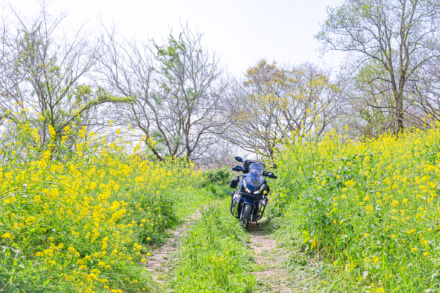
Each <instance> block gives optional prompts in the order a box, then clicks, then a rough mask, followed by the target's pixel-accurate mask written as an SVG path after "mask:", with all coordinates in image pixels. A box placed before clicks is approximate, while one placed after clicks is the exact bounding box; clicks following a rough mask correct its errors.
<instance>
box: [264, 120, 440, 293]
mask: <svg viewBox="0 0 440 293" xmlns="http://www.w3.org/2000/svg"><path fill="white" fill-rule="evenodd" d="M439 150H440V130H439V129H437V128H436V129H431V130H429V131H427V132H422V131H418V130H414V131H413V132H407V133H406V134H405V135H402V136H400V137H399V138H396V137H395V136H393V135H384V136H382V137H380V138H379V139H366V140H365V141H363V142H351V141H346V142H344V143H342V142H341V139H340V138H338V137H337V136H336V135H334V134H332V135H329V136H328V137H326V138H324V139H322V140H321V141H319V142H318V141H314V140H307V139H303V140H295V141H293V142H290V143H286V144H285V145H284V146H283V152H280V154H279V158H278V164H279V166H280V168H279V169H278V172H277V173H278V175H279V180H278V188H277V193H278V195H277V196H276V197H274V198H273V199H274V200H273V204H274V210H275V213H276V214H280V215H282V217H281V219H282V220H281V221H282V222H281V228H280V230H279V231H278V232H277V233H278V237H279V238H280V239H281V240H282V241H283V242H284V244H285V245H287V246H290V248H291V249H292V250H294V249H300V250H301V251H303V252H304V253H305V254H307V255H309V256H310V257H313V258H315V259H317V260H319V261H321V263H322V265H321V266H320V268H319V270H318V271H317V273H318V275H320V277H321V279H322V284H323V285H325V286H326V287H328V288H330V290H335V291H339V290H340V291H365V290H369V291H372V292H384V291H386V292H401V291H414V292H421V291H424V290H439V289H440V286H439V284H440V283H439V280H440V277H439V276H438V275H439V273H438V270H439V269H440V263H439V259H440V252H439V250H438V247H439V245H440V234H439V229H440V219H439V218H440V217H439V198H438V195H439V183H440V181H439V175H440V163H439V162H440V157H439V156H440V153H439ZM292 261H294V262H299V263H300V262H301V261H302V260H301V259H292ZM425 292H426V291H425Z"/></svg>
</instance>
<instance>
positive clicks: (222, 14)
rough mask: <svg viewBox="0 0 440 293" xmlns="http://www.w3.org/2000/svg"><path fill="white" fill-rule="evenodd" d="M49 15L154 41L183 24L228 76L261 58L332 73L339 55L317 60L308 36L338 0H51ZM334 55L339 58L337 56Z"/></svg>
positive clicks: (21, 3)
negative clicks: (65, 13)
mask: <svg viewBox="0 0 440 293" xmlns="http://www.w3.org/2000/svg"><path fill="white" fill-rule="evenodd" d="M0 1H4V3H8V2H11V3H13V6H15V7H17V8H18V9H19V10H20V11H21V12H25V13H26V14H28V15H31V14H34V15H35V14H36V13H37V12H38V11H39V4H38V2H37V1H34V0H13V1H9V0H0ZM46 2H49V3H50V5H49V11H50V12H51V13H52V14H57V13H59V12H60V11H62V10H67V11H69V12H70V13H69V17H68V18H67V20H66V21H67V22H71V23H72V24H75V25H76V24H80V23H82V22H83V21H84V20H85V19H88V26H89V28H90V26H94V25H95V23H96V20H97V19H98V16H100V17H101V19H102V20H103V21H104V23H108V24H111V23H117V24H119V27H120V33H121V34H123V35H125V36H126V37H128V38H134V37H136V38H141V39H154V40H155V41H156V42H157V43H162V41H164V40H166V38H167V37H168V35H169V30H170V27H172V28H173V29H174V31H176V32H178V31H179V30H180V24H181V23H182V24H188V26H189V28H190V29H191V30H193V31H195V32H199V33H203V38H202V45H203V46H204V47H206V48H209V49H211V50H212V51H213V52H215V53H216V54H217V55H218V56H219V57H220V59H221V61H222V63H223V64H225V65H226V67H227V68H228V69H229V71H230V72H231V73H234V74H240V73H244V72H245V71H246V69H247V68H249V67H250V66H254V65H256V64H257V62H258V61H259V60H261V59H262V58H265V59H266V60H268V61H269V62H272V61H277V62H278V63H280V64H286V63H287V64H299V63H301V62H305V61H311V62H313V63H315V64H318V65H320V66H321V67H325V68H333V69H336V68H337V66H338V65H339V63H340V59H341V58H340V57H337V56H338V55H336V54H327V55H326V56H325V58H324V59H320V52H319V47H320V44H319V43H318V42H317V41H316V40H315V39H314V38H313V36H314V35H315V34H316V33H317V32H318V31H319V29H320V26H321V24H322V23H323V22H324V20H325V18H326V15H327V12H326V8H327V6H331V7H332V6H337V5H340V4H342V2H343V1H342V0H325V1H324V0H309V1H304V0H290V1H289V0H271V1H269V0H267V1H263V0H235V1H234V0H222V1H212V0H125V1H121V0H118V1H115V0H73V1H72V0H53V1H51V2H50V1H46ZM339 56H340V55H339Z"/></svg>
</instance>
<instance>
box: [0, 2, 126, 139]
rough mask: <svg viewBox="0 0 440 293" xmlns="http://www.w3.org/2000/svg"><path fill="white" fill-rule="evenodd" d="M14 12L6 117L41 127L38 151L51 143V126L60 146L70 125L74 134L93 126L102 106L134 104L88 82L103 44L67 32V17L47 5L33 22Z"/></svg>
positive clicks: (3, 82)
mask: <svg viewBox="0 0 440 293" xmlns="http://www.w3.org/2000/svg"><path fill="white" fill-rule="evenodd" d="M8 9H9V11H10V14H9V18H8V19H3V26H2V28H1V33H2V36H1V39H2V47H1V53H0V56H1V58H2V59H1V66H0V70H1V71H2V73H3V74H2V75H1V77H0V92H1V96H0V116H2V117H3V118H5V119H6V120H9V121H10V122H11V123H12V124H15V125H18V124H20V123H24V122H26V123H29V125H30V127H33V128H37V129H39V136H40V141H39V145H38V147H42V148H44V147H46V146H47V144H48V143H49V140H50V133H49V126H51V127H52V128H53V130H54V131H55V138H54V139H55V143H56V142H57V141H59V140H60V139H61V136H62V135H63V134H64V131H65V128H66V127H67V126H69V127H70V128H71V130H72V132H73V131H75V129H79V128H81V127H83V126H87V125H90V123H92V122H91V121H92V117H93V116H92V114H93V111H95V110H96V108H97V106H98V105H100V104H102V103H106V102H125V101H128V100H127V99H118V98H115V97H113V96H111V95H110V94H109V93H108V92H107V91H106V90H104V89H103V88H101V87H94V86H92V85H90V84H88V83H89V82H90V80H91V78H90V76H88V74H89V73H90V72H91V71H92V69H93V67H94V66H95V63H96V60H97V59H98V57H99V50H98V45H97V43H96V42H93V41H90V39H88V37H87V35H86V34H85V31H83V28H80V29H78V30H76V31H73V32H72V31H71V32H69V33H65V32H63V30H62V22H63V21H64V19H65V17H66V15H65V14H61V15H60V16H58V17H53V16H52V15H51V14H50V13H49V12H48V10H47V6H46V4H45V3H44V2H42V6H41V11H40V13H39V15H38V16H37V17H36V18H35V19H34V20H31V21H28V20H25V18H24V17H22V16H21V15H20V13H19V12H17V11H16V10H15V9H14V8H13V7H9V8H8ZM6 24H9V25H10V26H9V27H7V26H6ZM72 123H73V124H72ZM72 140H73V141H74V138H73V137H72Z"/></svg>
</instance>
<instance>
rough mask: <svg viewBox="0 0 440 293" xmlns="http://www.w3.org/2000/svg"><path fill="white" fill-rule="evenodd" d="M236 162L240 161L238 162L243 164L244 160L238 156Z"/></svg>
mask: <svg viewBox="0 0 440 293" xmlns="http://www.w3.org/2000/svg"><path fill="white" fill-rule="evenodd" d="M235 160H236V161H238V162H241V163H243V159H242V158H241V157H238V156H237V157H235Z"/></svg>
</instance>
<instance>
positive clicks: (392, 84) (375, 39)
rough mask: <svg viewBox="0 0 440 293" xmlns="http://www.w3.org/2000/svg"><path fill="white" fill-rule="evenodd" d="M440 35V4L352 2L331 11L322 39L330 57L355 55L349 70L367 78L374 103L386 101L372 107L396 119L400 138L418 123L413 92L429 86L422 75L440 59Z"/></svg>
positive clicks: (382, 0) (378, 0)
mask: <svg viewBox="0 0 440 293" xmlns="http://www.w3.org/2000/svg"><path fill="white" fill-rule="evenodd" d="M439 29H440V1H438V0H435V1H431V0H372V1H367V0H350V1H345V2H344V4H342V5H341V6H339V7H336V8H329V9H328V17H327V19H326V21H325V23H324V24H323V26H322V30H321V32H319V33H318V35H317V38H318V40H320V41H321V42H322V43H323V44H324V50H325V51H327V50H339V51H344V52H348V53H350V56H349V59H348V60H349V62H348V65H349V66H350V67H351V69H352V70H354V71H357V72H358V73H360V74H361V75H362V76H361V78H360V79H358V82H362V83H366V84H367V85H365V86H364V87H363V88H362V87H361V88H360V89H361V90H362V89H366V90H367V96H368V98H370V102H374V101H375V100H377V101H382V102H381V103H378V104H376V103H371V104H370V107H372V108H374V109H375V111H379V112H381V113H383V112H387V113H392V115H393V118H394V120H395V125H396V127H395V132H397V133H399V132H401V131H402V130H403V129H404V127H405V121H406V122H408V121H411V120H412V119H413V118H414V115H412V113H414V111H413V110H414V109H412V108H411V105H412V104H413V101H411V99H412V94H413V93H414V88H413V87H412V86H414V84H420V83H424V82H425V81H424V80H418V78H419V77H420V76H422V74H421V71H423V70H424V67H425V66H426V65H427V64H429V63H430V62H431V61H432V60H435V59H438V58H439V57H440V51H439V41H438V40H439V33H440V30H439ZM362 72H363V73H362ZM365 73H367V74H365ZM356 75H357V74H356ZM356 75H355V76H356ZM370 84H376V85H375V86H373V88H371V87H369V86H368V85H370ZM371 90H372V91H371ZM382 92H383V93H384V96H383V97H382V98H378V97H377V96H378V95H379V94H381V93H382ZM389 94H391V97H392V100H389V99H387V97H386V95H389ZM359 96H362V94H361V95H359ZM385 99H387V101H386V102H385ZM383 102H385V103H383ZM407 110H409V111H407ZM370 114H371V113H370ZM385 123H388V121H387V120H386V121H385Z"/></svg>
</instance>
